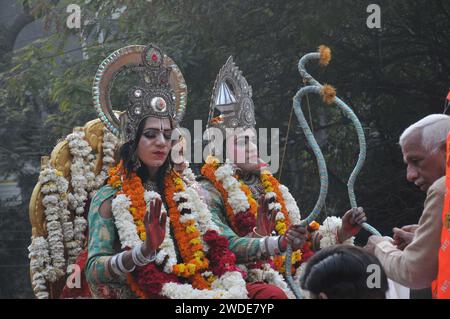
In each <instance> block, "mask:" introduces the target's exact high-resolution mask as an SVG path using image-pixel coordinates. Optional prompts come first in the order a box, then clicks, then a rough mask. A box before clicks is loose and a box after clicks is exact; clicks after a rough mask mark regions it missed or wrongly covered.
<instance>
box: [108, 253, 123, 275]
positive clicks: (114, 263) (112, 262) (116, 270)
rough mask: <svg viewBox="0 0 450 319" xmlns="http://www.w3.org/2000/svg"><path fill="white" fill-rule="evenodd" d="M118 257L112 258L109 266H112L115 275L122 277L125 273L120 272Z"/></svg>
mask: <svg viewBox="0 0 450 319" xmlns="http://www.w3.org/2000/svg"><path fill="white" fill-rule="evenodd" d="M117 257H118V256H117V255H114V256H112V257H111V259H110V260H109V264H110V265H111V269H112V271H113V273H114V274H116V275H117V276H121V275H122V274H123V273H122V272H121V271H120V270H119V268H118V266H117Z"/></svg>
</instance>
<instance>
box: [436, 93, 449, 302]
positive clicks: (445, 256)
mask: <svg viewBox="0 0 450 319" xmlns="http://www.w3.org/2000/svg"><path fill="white" fill-rule="evenodd" d="M448 99H449V100H450V92H449V96H448ZM446 158H447V160H446V162H445V163H446V164H445V171H446V174H445V175H446V177H445V187H446V192H445V200H444V209H443V210H442V220H441V221H442V230H441V245H440V247H439V259H438V275H437V277H436V280H435V281H434V282H433V285H432V287H433V296H434V298H437V299H450V134H449V135H448V137H447V156H446Z"/></svg>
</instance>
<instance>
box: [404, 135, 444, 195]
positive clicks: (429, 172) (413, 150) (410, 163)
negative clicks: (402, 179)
mask: <svg viewBox="0 0 450 319" xmlns="http://www.w3.org/2000/svg"><path fill="white" fill-rule="evenodd" d="M421 139H422V136H421V134H420V132H417V133H411V135H409V136H407V137H406V138H405V140H404V142H403V146H402V152H403V161H404V162H405V164H406V165H407V168H406V179H407V180H408V181H410V182H412V183H414V184H416V186H417V187H419V188H420V190H422V191H424V192H426V191H428V189H429V188H430V186H431V185H433V183H434V182H435V181H436V180H438V179H439V178H441V177H442V176H444V175H445V144H444V145H441V146H440V147H437V148H436V149H435V150H434V151H432V152H430V151H428V150H427V149H425V148H424V147H423V145H422V142H421Z"/></svg>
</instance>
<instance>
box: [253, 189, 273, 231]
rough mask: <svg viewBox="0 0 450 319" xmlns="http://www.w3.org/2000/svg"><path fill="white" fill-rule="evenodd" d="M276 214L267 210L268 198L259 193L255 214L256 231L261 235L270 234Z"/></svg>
mask: <svg viewBox="0 0 450 319" xmlns="http://www.w3.org/2000/svg"><path fill="white" fill-rule="evenodd" d="M276 214H277V212H276V211H274V210H272V211H271V210H269V199H267V198H266V196H265V195H261V196H260V197H259V199H258V215H257V216H256V231H255V232H256V233H257V235H261V236H270V234H271V233H272V231H273V230H274V228H275V223H276Z"/></svg>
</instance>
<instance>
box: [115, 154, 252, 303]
mask: <svg viewBox="0 0 450 319" xmlns="http://www.w3.org/2000/svg"><path fill="white" fill-rule="evenodd" d="M191 174H192V173H191V172H190V171H189V170H188V169H187V170H185V171H184V172H183V173H182V174H181V176H180V175H179V174H178V173H176V172H175V171H174V170H170V171H169V172H168V173H167V174H166V177H165V180H164V195H165V200H166V203H167V206H168V209H169V218H168V219H167V223H166V234H165V238H164V241H163V243H162V244H161V246H160V247H159V251H158V253H157V258H156V262H155V263H151V264H149V265H147V266H144V267H138V269H137V270H136V271H135V272H134V274H133V275H129V276H128V282H129V284H130V285H131V289H132V290H133V291H134V292H135V293H136V294H137V295H138V296H139V297H142V298H145V297H160V296H165V297H168V298H246V297H247V290H246V286H245V281H244V279H243V278H242V275H241V274H240V272H239V271H238V269H237V267H236V266H235V256H234V254H233V253H232V252H231V251H230V250H229V249H228V240H227V239H226V238H224V237H223V236H219V234H218V228H217V226H216V225H215V224H214V223H213V222H212V220H211V216H210V214H209V212H208V208H207V206H206V204H205V203H204V202H203V201H202V200H201V199H200V197H199V195H198V193H197V192H196V191H195V190H194V189H193V188H192V187H189V186H187V185H186V184H185V182H184V180H183V178H182V176H186V177H192V176H191ZM108 184H109V185H111V186H112V187H115V188H116V189H118V190H119V192H118V193H117V196H116V198H115V199H114V200H113V202H112V212H113V216H114V219H115V223H116V227H117V230H118V234H119V238H120V241H121V245H122V248H124V249H129V248H133V247H134V246H136V245H138V244H141V243H142V241H144V240H145V237H146V233H145V226H144V224H143V219H144V214H145V212H146V211H147V210H148V209H149V205H150V202H151V201H153V200H154V199H156V198H160V195H159V194H157V193H155V192H149V191H145V189H144V188H143V186H142V182H141V180H140V178H139V177H138V176H137V175H136V174H135V173H131V176H130V177H128V178H127V177H126V172H125V170H124V168H123V164H122V162H121V163H119V165H118V166H116V167H114V168H113V169H111V171H110V178H109V180H108ZM162 210H163V212H165V209H164V208H162ZM170 226H172V229H173V238H172V237H171V233H170V230H171V227H170ZM174 242H176V245H177V248H178V251H179V253H180V255H181V259H182V261H183V262H182V263H177V255H176V252H175V244H174ZM186 281H187V282H189V283H185V282H186Z"/></svg>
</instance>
